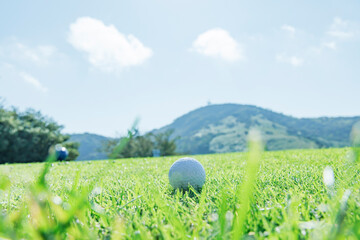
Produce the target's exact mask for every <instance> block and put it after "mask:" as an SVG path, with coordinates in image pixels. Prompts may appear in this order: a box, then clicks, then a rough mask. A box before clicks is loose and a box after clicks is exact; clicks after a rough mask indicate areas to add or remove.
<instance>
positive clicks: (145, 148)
mask: <svg viewBox="0 0 360 240" xmlns="http://www.w3.org/2000/svg"><path fill="white" fill-rule="evenodd" d="M172 133H173V130H168V131H166V132H163V133H158V134H153V133H147V134H145V135H141V134H140V132H139V130H138V128H137V123H136V124H134V125H133V126H132V128H131V129H130V130H128V134H127V136H124V137H121V138H118V139H112V140H109V141H107V142H105V144H104V147H103V151H104V152H105V153H106V154H107V155H108V156H109V158H112V159H115V158H131V157H151V156H152V154H153V149H154V148H157V149H159V150H160V154H161V156H169V155H175V154H176V152H175V151H176V143H175V141H176V140H177V138H174V139H171V138H170V136H171V135H172Z"/></svg>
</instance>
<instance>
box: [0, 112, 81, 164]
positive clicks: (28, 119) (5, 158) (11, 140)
mask: <svg viewBox="0 0 360 240" xmlns="http://www.w3.org/2000/svg"><path fill="white" fill-rule="evenodd" d="M62 129H63V126H61V125H59V124H57V123H56V122H55V121H53V120H52V119H50V118H47V117H45V116H43V115H42V114H41V113H40V112H37V111H35V110H31V109H30V110H26V111H24V112H21V111H18V110H17V109H15V108H12V109H5V108H4V106H2V105H0V163H28V162H40V161H44V160H45V159H46V158H47V156H48V154H49V149H50V147H51V146H53V145H55V144H62V145H63V146H64V147H66V148H67V149H68V151H69V156H68V158H67V160H75V159H76V158H77V156H78V155H79V152H78V147H79V143H76V142H68V139H69V138H70V136H69V135H66V134H62V133H61V130H62Z"/></svg>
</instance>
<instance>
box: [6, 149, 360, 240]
mask: <svg viewBox="0 0 360 240" xmlns="http://www.w3.org/2000/svg"><path fill="white" fill-rule="evenodd" d="M351 152H352V149H350V148H345V149H327V150H291V151H279V152H264V153H262V154H261V155H259V150H254V152H253V154H250V157H249V154H248V153H228V154H214V155H201V156H194V157H195V158H196V159H197V160H199V161H200V162H201V163H202V164H203V166H204V168H205V170H206V174H207V176H206V178H207V179H206V183H205V185H204V187H203V189H202V191H201V192H196V191H190V192H185V193H181V192H178V191H174V190H173V189H172V188H171V186H170V184H169V182H168V170H169V168H170V166H171V164H172V163H173V162H174V161H175V160H177V159H178V158H179V157H164V158H147V159H120V160H107V161H91V162H90V161H89V162H88V161H84V162H72V163H67V162H55V163H51V162H50V163H49V164H48V167H49V168H48V169H46V167H45V164H44V163H42V164H40V163H37V164H14V165H2V166H0V173H1V176H2V177H1V180H0V182H1V183H0V188H1V190H0V207H1V209H2V210H1V211H2V214H1V215H0V232H1V233H0V236H1V237H3V238H9V239H16V238H18V239H19V238H26V239H41V238H47V239H49V238H55V239H63V238H69V239H97V238H113V239H122V238H125V239H149V238H157V239H172V238H175V239H194V238H197V239H199V238H206V239H226V238H238V237H240V236H247V237H250V238H260V239H261V238H269V239H271V238H273V239H278V238H281V239H299V238H300V239H308V238H310V239H327V238H333V239H336V238H345V237H347V238H353V239H356V238H358V237H359V236H360V235H359V234H360V232H359V231H360V220H359V219H360V209H359V207H358V206H359V204H360V195H359V187H360V182H359V179H358V177H357V175H358V173H359V170H360V168H359V166H358V165H357V163H356V162H353V161H349V158H351V155H352V154H351ZM259 156H261V157H259ZM251 159H255V160H256V159H257V160H256V161H255V162H252V163H255V165H252V166H249V164H250V163H251V161H250V160H251ZM257 162H258V164H259V165H257ZM327 166H329V167H328V168H327V169H329V168H330V169H331V170H332V171H333V173H334V179H335V181H334V182H333V185H331V184H332V182H331V181H328V182H326V181H325V183H326V184H325V183H324V170H325V168H326V167H327ZM44 168H45V170H44ZM249 169H255V170H254V171H253V173H252V172H251V170H249ZM331 170H330V171H331ZM42 173H44V174H43V175H42ZM327 174H328V173H327ZM42 176H43V177H42ZM255 179H256V180H255ZM254 181H255V182H254Z"/></svg>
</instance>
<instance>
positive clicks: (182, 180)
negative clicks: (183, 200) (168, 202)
mask: <svg viewBox="0 0 360 240" xmlns="http://www.w3.org/2000/svg"><path fill="white" fill-rule="evenodd" d="M205 176H206V175H205V169H204V167H203V166H202V165H201V163H200V162H198V161H197V160H196V159H194V158H189V157H185V158H181V159H179V160H177V161H176V162H174V164H173V165H172V166H171V168H170V171H169V181H170V184H171V186H172V187H173V188H175V189H178V188H179V189H184V190H188V189H189V186H192V187H193V188H194V189H198V190H199V189H201V188H202V186H203V185H204V183H205Z"/></svg>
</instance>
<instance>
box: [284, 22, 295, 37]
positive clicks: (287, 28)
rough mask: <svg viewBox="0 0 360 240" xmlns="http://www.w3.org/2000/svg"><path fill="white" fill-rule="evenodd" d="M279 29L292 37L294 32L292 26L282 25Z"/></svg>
mask: <svg viewBox="0 0 360 240" xmlns="http://www.w3.org/2000/svg"><path fill="white" fill-rule="evenodd" d="M281 29H282V30H284V31H286V32H288V33H290V34H291V35H294V34H295V31H296V30H295V28H294V27H293V26H290V25H286V24H284V25H282V27H281Z"/></svg>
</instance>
